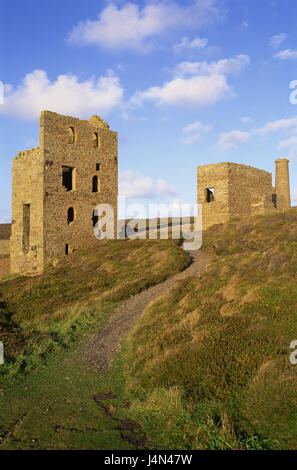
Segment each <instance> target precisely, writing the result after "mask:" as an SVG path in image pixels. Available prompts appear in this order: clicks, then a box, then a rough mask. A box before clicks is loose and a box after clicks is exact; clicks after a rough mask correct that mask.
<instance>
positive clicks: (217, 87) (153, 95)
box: [131, 75, 232, 106]
mask: <svg viewBox="0 0 297 470" xmlns="http://www.w3.org/2000/svg"><path fill="white" fill-rule="evenodd" d="M230 96H232V92H231V89H230V87H229V85H228V83H227V81H226V77H224V76H223V75H212V76H208V77H207V76H204V77H199V76H197V77H191V78H187V79H184V78H176V79H174V80H172V81H171V82H166V83H164V85H163V86H161V87H158V86H156V87H151V88H149V89H148V90H147V91H144V92H137V93H136V94H135V95H134V97H133V98H132V100H131V103H132V104H136V105H140V104H142V102H143V101H145V100H151V101H155V102H156V103H157V104H159V105H164V104H174V105H198V106H203V105H209V104H212V103H215V102H216V101H218V100H220V99H223V98H227V97H230Z"/></svg>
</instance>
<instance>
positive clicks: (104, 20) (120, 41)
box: [69, 0, 220, 53]
mask: <svg viewBox="0 0 297 470" xmlns="http://www.w3.org/2000/svg"><path fill="white" fill-rule="evenodd" d="M219 18H220V10H219V8H218V5H217V0H195V1H192V2H191V3H190V4H188V5H182V4H180V3H178V2H174V1H172V2H167V1H159V2H154V3H147V4H146V5H145V6H144V7H143V8H141V7H140V6H139V5H138V4H137V3H130V2H127V3H125V4H123V5H122V6H119V7H118V6H117V5H116V4H115V3H110V4H108V5H107V6H106V7H105V8H104V9H103V10H102V11H101V12H100V13H99V15H98V19H96V20H86V21H81V22H80V23H79V24H78V25H77V26H75V27H74V28H73V30H72V31H71V33H70V35H69V41H70V42H73V43H76V44H79V45H88V44H95V45H97V46H100V47H103V48H106V49H109V50H113V51H119V50H123V49H126V50H127V49H128V50H132V51H136V52H140V53H143V52H147V51H148V50H150V49H151V48H152V46H153V44H154V43H153V40H154V39H156V38H157V37H159V36H160V35H161V34H162V33H164V32H166V31H168V30H171V29H173V28H179V27H182V26H187V27H193V28H197V27H199V26H201V25H204V24H206V23H209V22H212V21H215V20H217V19H219Z"/></svg>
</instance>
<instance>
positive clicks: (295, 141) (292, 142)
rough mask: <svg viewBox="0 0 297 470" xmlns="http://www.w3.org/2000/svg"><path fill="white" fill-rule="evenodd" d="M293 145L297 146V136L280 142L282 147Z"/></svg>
mask: <svg viewBox="0 0 297 470" xmlns="http://www.w3.org/2000/svg"><path fill="white" fill-rule="evenodd" d="M293 145H296V147H297V136H293V137H290V139H287V140H282V141H281V142H280V143H279V147H280V148H284V147H292V146H293Z"/></svg>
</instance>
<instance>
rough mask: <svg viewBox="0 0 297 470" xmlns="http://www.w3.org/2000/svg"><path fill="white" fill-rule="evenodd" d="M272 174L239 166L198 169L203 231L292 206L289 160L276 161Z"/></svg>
mask: <svg viewBox="0 0 297 470" xmlns="http://www.w3.org/2000/svg"><path fill="white" fill-rule="evenodd" d="M275 168H276V172H275V187H273V186H272V174H271V173H268V172H267V171H264V170H259V169H257V168H253V167H251V166H246V165H239V164H237V163H229V162H226V163H217V164H211V165H202V166H198V168H197V193H198V194H197V201H198V204H201V205H202V227H203V230H205V229H207V228H208V227H211V226H212V225H215V224H220V223H225V222H229V221H230V220H232V219H234V218H238V217H251V216H253V215H259V214H265V213H268V212H273V211H274V210H281V211H282V210H287V209H289V208H290V207H291V199H290V184H289V160H287V159H286V158H279V159H278V160H276V161H275Z"/></svg>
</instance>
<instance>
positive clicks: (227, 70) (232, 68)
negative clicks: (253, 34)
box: [173, 54, 250, 77]
mask: <svg viewBox="0 0 297 470" xmlns="http://www.w3.org/2000/svg"><path fill="white" fill-rule="evenodd" d="M249 63H250V58H249V56H248V55H246V54H239V55H237V56H236V57H232V58H229V59H221V60H218V61H217V62H211V63H208V62H206V61H204V62H186V61H185V62H181V63H180V64H178V65H177V67H175V69H174V71H173V74H174V76H175V77H186V76H191V75H200V76H204V75H207V76H208V75H229V74H238V73H239V72H241V70H242V69H243V68H244V67H246V66H247V65H248V64H249Z"/></svg>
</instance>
